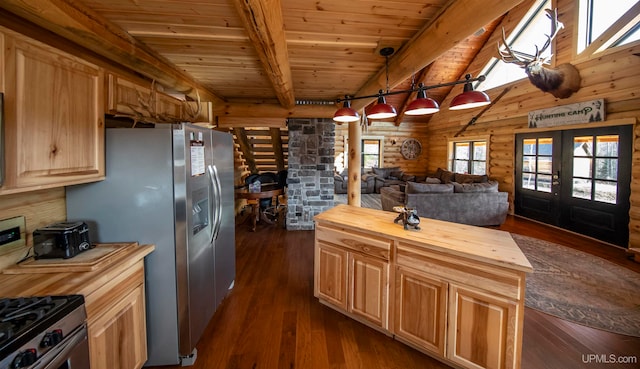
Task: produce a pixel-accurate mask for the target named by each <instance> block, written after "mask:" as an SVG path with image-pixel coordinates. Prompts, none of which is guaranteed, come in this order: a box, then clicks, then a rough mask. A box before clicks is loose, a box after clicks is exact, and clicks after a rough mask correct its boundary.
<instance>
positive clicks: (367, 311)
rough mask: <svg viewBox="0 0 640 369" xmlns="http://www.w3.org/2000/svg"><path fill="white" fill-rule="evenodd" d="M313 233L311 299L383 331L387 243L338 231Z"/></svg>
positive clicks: (326, 230)
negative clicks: (314, 234) (314, 242)
mask: <svg viewBox="0 0 640 369" xmlns="http://www.w3.org/2000/svg"><path fill="white" fill-rule="evenodd" d="M316 230H317V232H316V250H315V260H316V261H315V275H316V278H315V287H314V291H315V296H316V297H318V298H319V299H320V300H321V301H323V302H325V303H328V304H330V305H332V306H335V307H336V308H337V309H339V310H341V311H344V312H346V313H348V314H350V315H351V316H352V317H355V318H357V319H360V320H364V321H366V322H367V323H368V324H370V325H372V326H375V327H380V328H383V329H387V328H388V311H389V309H388V303H389V262H388V260H387V259H385V256H386V255H388V245H389V244H390V242H389V241H388V240H379V239H371V240H368V239H366V238H362V237H358V236H355V235H345V234H343V233H341V232H340V231H339V230H330V229H326V228H319V229H318V228H317V229H316ZM363 245H368V246H364V247H361V246H363ZM385 245H386V251H385ZM380 255H382V256H380Z"/></svg>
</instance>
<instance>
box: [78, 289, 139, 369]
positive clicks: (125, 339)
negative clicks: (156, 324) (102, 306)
mask: <svg viewBox="0 0 640 369" xmlns="http://www.w3.org/2000/svg"><path fill="white" fill-rule="evenodd" d="M144 319H145V303H144V288H143V286H142V285H139V286H138V287H136V288H135V289H134V290H133V291H131V293H129V294H128V295H126V296H125V297H124V298H123V299H122V300H120V301H118V302H117V304H115V305H114V306H112V307H111V308H110V309H109V310H108V311H106V312H105V313H104V314H103V315H102V316H101V317H99V318H98V319H96V320H94V321H92V322H91V323H90V324H89V328H88V330H89V350H90V355H89V356H90V359H91V368H105V369H106V368H109V369H131V368H141V367H142V365H143V364H144V363H145V361H146V360H147V341H146V335H145V334H143V333H144V332H146V324H145V320H144Z"/></svg>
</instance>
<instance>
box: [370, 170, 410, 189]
mask: <svg viewBox="0 0 640 369" xmlns="http://www.w3.org/2000/svg"><path fill="white" fill-rule="evenodd" d="M371 170H372V171H373V174H375V185H374V191H375V193H380V189H381V188H382V187H388V186H392V185H398V184H402V185H404V184H405V183H406V182H407V181H415V178H416V177H415V176H414V175H410V174H406V173H405V172H404V171H403V170H401V169H400V167H389V168H375V167H374V168H371Z"/></svg>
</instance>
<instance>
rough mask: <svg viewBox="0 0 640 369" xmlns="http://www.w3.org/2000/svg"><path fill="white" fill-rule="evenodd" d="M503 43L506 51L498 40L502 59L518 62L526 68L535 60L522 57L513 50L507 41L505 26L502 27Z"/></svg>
mask: <svg viewBox="0 0 640 369" xmlns="http://www.w3.org/2000/svg"><path fill="white" fill-rule="evenodd" d="M502 43H503V45H504V48H505V49H506V51H502V47H501V46H500V43H499V42H498V54H500V59H502V61H503V62H505V63H513V64H517V65H518V66H520V67H522V68H524V67H526V66H527V65H528V64H529V63H531V61H532V60H533V59H530V60H527V59H523V58H520V57H519V56H518V55H516V53H515V52H514V51H513V50H511V48H510V47H509V44H508V43H507V36H506V35H505V34H504V27H503V28H502Z"/></svg>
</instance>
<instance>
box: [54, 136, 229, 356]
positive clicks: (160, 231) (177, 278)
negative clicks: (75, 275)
mask: <svg viewBox="0 0 640 369" xmlns="http://www.w3.org/2000/svg"><path fill="white" fill-rule="evenodd" d="M233 170H234V163H233V139H232V137H231V135H230V134H228V133H223V132H218V131H212V130H209V129H203V128H200V127H197V126H194V125H190V124H179V125H162V126H160V125H159V126H158V127H156V128H113V129H107V131H106V179H105V180H104V181H101V182H97V183H92V184H86V185H77V186H69V187H67V193H66V195H67V219H68V220H69V221H73V220H83V221H85V222H87V223H88V225H89V227H90V230H91V231H90V237H91V241H92V242H126V241H138V242H139V243H140V244H155V246H156V248H155V251H154V252H152V253H151V254H150V255H148V256H147V257H146V259H145V277H146V278H145V282H146V298H147V300H146V308H147V351H148V361H147V362H146V364H145V365H146V366H155V365H176V364H181V365H190V364H192V363H193V361H195V358H196V356H197V355H196V354H197V352H196V351H195V345H196V343H197V342H198V340H199V339H200V337H201V336H202V333H203V331H204V329H205V327H206V326H207V324H208V323H209V321H210V320H211V318H212V316H213V314H214V312H215V310H216V308H217V306H218V305H219V304H220V302H221V301H222V299H223V298H224V297H225V296H226V295H227V293H228V292H229V290H230V289H231V288H232V287H233V282H234V279H235V225H234V214H233V207H234V194H233Z"/></svg>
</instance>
